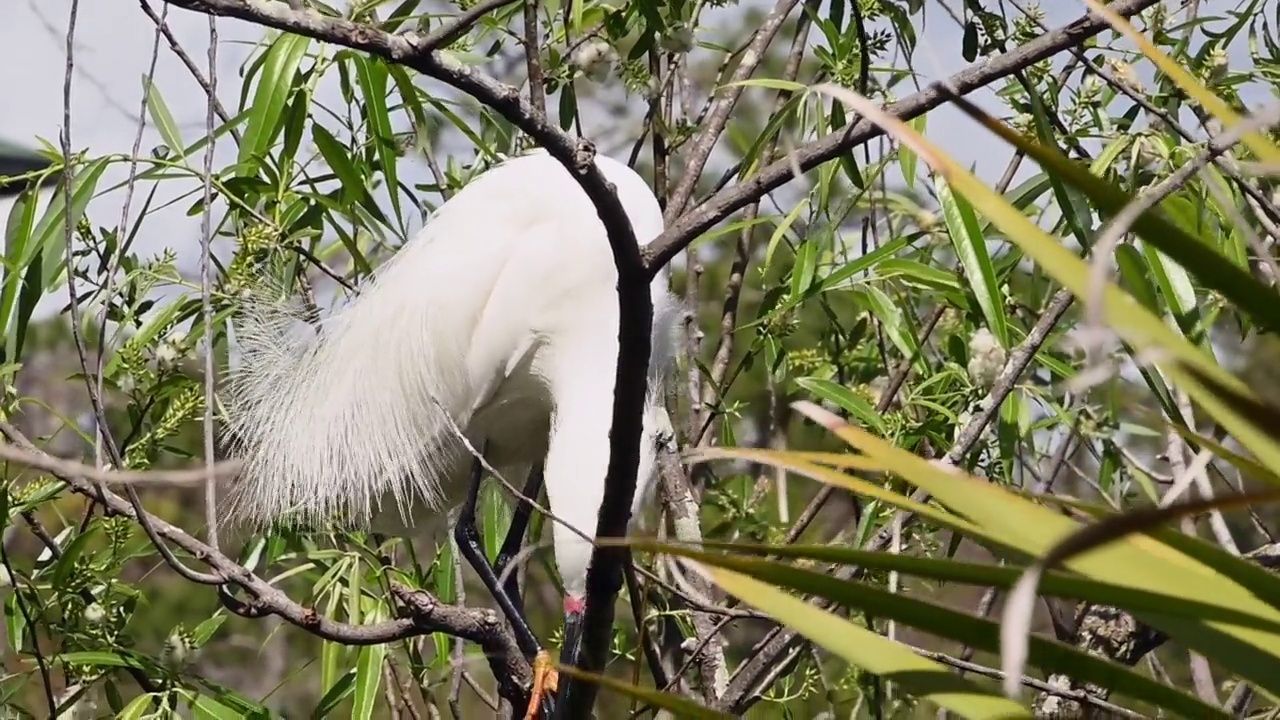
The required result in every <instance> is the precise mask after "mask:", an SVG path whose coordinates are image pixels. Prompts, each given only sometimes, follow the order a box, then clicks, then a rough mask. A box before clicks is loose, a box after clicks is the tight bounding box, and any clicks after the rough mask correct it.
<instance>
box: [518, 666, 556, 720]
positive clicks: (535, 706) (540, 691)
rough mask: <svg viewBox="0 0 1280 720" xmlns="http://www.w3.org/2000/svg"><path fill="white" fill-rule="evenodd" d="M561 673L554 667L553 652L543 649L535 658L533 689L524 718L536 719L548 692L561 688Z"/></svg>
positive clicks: (525, 719) (526, 719)
mask: <svg viewBox="0 0 1280 720" xmlns="http://www.w3.org/2000/svg"><path fill="white" fill-rule="evenodd" d="M559 683H560V673H558V672H556V669H555V668H554V667H552V663H551V653H549V652H547V651H546V650H541V651H539V652H538V654H537V655H535V656H534V658H533V690H532V691H530V693H529V709H528V710H526V711H525V713H524V720H535V719H536V718H537V717H538V713H539V711H541V710H542V698H543V696H545V695H546V694H547V693H548V692H553V693H554V692H556V691H557V690H559V689H560V687H559Z"/></svg>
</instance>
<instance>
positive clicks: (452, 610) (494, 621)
mask: <svg viewBox="0 0 1280 720" xmlns="http://www.w3.org/2000/svg"><path fill="white" fill-rule="evenodd" d="M0 434H3V435H4V436H5V437H7V438H8V439H9V441H10V442H12V443H13V444H14V445H16V446H17V447H18V448H21V449H22V450H23V451H25V452H26V453H28V454H29V455H31V456H34V457H35V458H37V459H38V458H40V457H41V456H43V457H44V458H45V461H42V462H43V464H44V466H45V467H43V468H42V469H45V470H46V471H47V472H49V473H51V474H52V475H53V476H54V477H57V478H58V479H59V480H61V481H63V482H65V483H66V484H67V485H68V487H70V488H71V490H72V491H73V492H75V493H77V494H80V495H83V496H85V497H88V498H90V499H93V500H96V501H97V502H99V503H101V504H102V505H103V506H104V507H105V508H106V512H107V513H108V514H110V515H115V516H120V517H126V518H129V519H130V520H133V521H135V522H142V521H143V520H145V521H146V522H148V524H149V525H150V526H151V527H152V529H153V530H154V531H155V533H156V535H157V537H158V538H159V539H161V540H163V541H166V542H170V543H173V544H174V545H176V546H178V547H179V548H182V549H183V550H185V551H186V552H187V553H189V554H190V555H191V556H192V557H194V558H195V559H197V560H199V561H201V562H203V563H204V564H206V565H208V566H209V568H210V569H212V570H213V571H214V574H215V576H216V577H217V579H218V580H219V581H220V582H222V583H225V584H230V585H236V586H239V587H241V588H243V589H244V590H245V592H247V593H248V594H249V596H250V599H249V600H239V599H237V598H235V597H233V596H231V595H230V593H229V591H227V592H226V593H224V594H223V598H224V600H227V601H228V602H227V606H228V609H230V610H232V612H236V613H237V614H240V615H243V616H246V617H255V618H260V617H266V616H267V615H276V616H278V617H280V618H282V619H283V620H285V621H286V622H288V623H290V624H292V625H295V626H297V627H300V628H302V629H303V630H306V631H307V632H309V633H311V634H313V635H316V636H318V637H321V638H324V639H325V640H332V641H334V642H339V643H343V644H345V645H377V644H380V643H388V642H395V641H397V640H403V639H405V638H409V637H414V636H417V635H427V634H430V633H435V632H442V633H445V634H447V635H453V636H456V637H461V638H464V639H467V640H470V641H472V642H475V643H477V644H479V645H480V646H481V647H483V648H484V649H485V651H486V653H485V654H486V656H487V657H488V659H489V663H490V667H491V668H492V669H493V672H494V676H495V677H496V679H497V681H498V687H499V690H500V691H501V692H502V693H504V694H503V697H508V698H509V699H511V700H512V701H513V703H516V704H517V706H520V704H519V703H520V702H521V701H526V702H527V699H528V695H529V689H530V687H532V684H533V673H532V671H531V670H530V668H529V664H528V662H526V661H525V659H524V655H523V654H521V652H520V650H519V647H518V646H517V645H516V641H515V636H514V635H512V633H511V630H510V629H509V628H508V627H507V626H506V624H505V623H503V622H501V620H500V619H499V618H498V616H497V614H496V613H494V611H492V610H487V609H480V608H467V607H458V606H453V605H445V604H442V603H440V602H439V601H437V600H436V599H435V598H434V597H432V596H431V595H430V594H428V593H426V592H424V591H421V590H413V589H410V588H408V587H406V586H403V585H395V586H393V588H392V591H393V594H394V595H395V596H396V598H397V599H398V600H399V601H400V602H401V608H400V610H401V612H400V615H399V617H397V618H396V619H395V620H387V621H384V622H380V623H375V624H372V625H352V624H349V623H343V622H337V621H334V620H330V619H329V618H326V617H323V616H321V615H320V614H319V613H317V612H316V611H315V609H313V608H308V607H304V606H303V605H301V604H300V603H298V602H295V601H294V600H292V599H291V598H289V596H288V595H286V594H285V593H284V592H282V591H281V590H279V589H277V588H276V587H275V586H273V585H271V584H270V583H269V582H267V581H266V580H263V579H262V578H260V577H258V576H257V575H255V574H254V573H253V572H251V571H250V570H249V569H248V568H245V567H243V566H242V565H240V564H238V563H236V562H235V561H233V560H231V559H230V558H228V557H227V556H226V555H223V554H222V553H221V552H219V551H218V550H216V549H215V548H213V547H210V546H209V545H208V544H206V543H204V542H201V541H200V540H197V539H196V538H195V537H193V536H191V535H189V534H187V532H186V531H184V530H182V529H181V528H178V527H176V526H174V525H171V524H169V523H167V522H165V521H164V520H161V519H160V518H158V517H156V516H154V515H151V514H150V513H147V514H146V516H145V518H140V517H139V515H138V514H137V513H136V512H135V511H134V507H133V505H132V504H131V503H130V502H129V501H127V500H125V499H124V498H122V497H120V496H119V495H116V494H115V493H112V492H108V491H107V490H105V489H100V488H98V487H95V486H94V485H93V483H92V482H91V481H90V480H88V479H86V478H85V476H84V472H83V471H82V470H90V469H92V468H88V467H86V466H83V465H79V464H78V463H67V462H65V461H57V462H54V461H56V460H57V459H56V458H52V457H51V456H49V455H47V454H46V453H44V452H43V451H42V450H40V449H39V448H37V447H36V446H35V445H34V444H32V443H31V441H30V440H28V439H27V438H26V436H25V435H23V434H22V432H21V431H19V430H18V429H17V428H15V427H13V426H12V425H10V424H8V423H3V422H0ZM0 448H3V449H4V450H5V451H9V450H12V449H13V448H12V447H11V446H3V445H0ZM31 464H33V465H34V464H35V463H31ZM68 465H72V466H79V468H80V469H74V468H68V467H67V466H68ZM68 469H70V470H71V471H70V472H66V471H67V470H68Z"/></svg>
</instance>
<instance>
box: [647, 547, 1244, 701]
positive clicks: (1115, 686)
mask: <svg viewBox="0 0 1280 720" xmlns="http://www.w3.org/2000/svg"><path fill="white" fill-rule="evenodd" d="M622 542H623V543H625V544H628V545H630V546H631V547H632V548H635V549H639V550H644V551H649V552H661V553H667V554H671V555H677V556H680V557H685V558H689V559H691V560H694V561H696V562H698V563H702V564H706V565H714V566H716V567H722V568H725V569H727V570H731V571H734V572H741V573H744V574H746V575H749V576H750V577H753V578H756V579H758V580H761V581H764V582H767V583H769V584H771V585H774V586H777V587H782V588H786V589H789V590H794V591H797V592H800V593H803V594H806V595H811V596H814V597H817V598H823V599H827V600H830V601H832V602H835V603H837V604H838V605H840V606H841V607H846V608H851V609H860V610H862V611H864V612H865V613H866V614H868V615H871V616H875V617H877V618H881V619H886V620H894V621H896V622H900V623H903V624H905V625H908V626H911V627H913V628H916V629H919V630H923V631H924V632H927V633H929V634H931V635H936V636H938V637H940V638H945V639H948V640H951V641H953V642H956V643H959V644H962V645H968V646H970V647H973V648H975V649H978V650H983V651H988V652H995V651H997V650H998V648H999V635H1000V628H999V625H998V623H996V622H994V621H992V620H989V619H987V618H979V617H973V616H972V615H969V614H966V613H964V612H960V611H957V610H954V609H951V608H948V607H946V606H945V605H943V604H940V603H936V602H932V601H930V600H926V599H922V598H918V597H911V596H904V595H901V594H898V593H893V592H889V591H888V590H887V589H885V588H883V587H877V586H875V585H874V584H869V583H865V582H860V581H858V580H847V581H846V580H840V579H838V578H836V577H833V576H832V575H831V573H829V572H826V571H825V570H811V569H807V568H802V567H798V566H795V565H791V564H787V563H783V562H779V561H773V560H762V559H759V558H755V557H748V556H744V555H743V554H741V553H742V552H743V550H744V548H743V547H742V546H741V545H739V544H736V543H708V544H714V545H717V546H719V547H721V548H723V549H724V550H727V551H730V552H732V553H733V554H725V553H711V552H706V551H701V550H698V549H695V548H691V547H686V546H683V545H673V544H670V543H658V542H653V541H642V540H632V541H622ZM756 549H757V550H758V551H759V552H760V554H766V553H770V552H771V551H773V550H778V551H780V552H778V553H774V554H785V555H787V556H789V557H797V558H806V559H810V558H811V559H814V560H819V561H827V560H829V559H832V558H833V557H839V556H841V555H844V553H845V552H846V551H847V552H848V553H850V554H849V557H850V558H852V557H859V558H861V559H866V560H868V561H869V563H870V564H869V565H867V567H870V568H876V569H881V570H884V569H905V570H906V571H907V572H911V571H912V570H915V569H920V568H921V567H930V568H933V569H937V570H938V571H939V575H941V576H952V577H957V576H958V577H964V575H963V574H958V573H956V572H955V571H954V569H953V568H951V567H949V566H952V565H956V564H959V565H963V566H966V567H969V568H972V569H975V570H978V571H979V572H981V573H982V574H983V575H985V576H988V577H991V576H995V575H999V576H1000V578H1001V580H1002V581H1004V583H1005V584H998V585H996V586H997V587H1007V586H1011V585H1012V584H1013V582H1015V581H1016V579H1017V571H1016V570H1013V569H1010V568H999V567H994V566H977V565H974V564H969V563H955V562H954V561H951V560H936V559H925V558H913V557H909V556H903V555H898V554H893V553H869V552H864V551H857V550H851V551H849V550H846V549H844V548H837V547H834V546H829V545H828V546H818V545H809V546H803V547H791V546H787V547H771V546H766V545H760V546H756ZM854 564H859V565H860V564H861V563H854ZM912 574H916V573H914V572H913V573H912ZM920 576H921V577H925V576H927V575H924V574H921V575H920ZM1054 577H1055V578H1057V579H1060V580H1062V581H1063V582H1068V583H1071V582H1081V581H1079V580H1078V579H1077V578H1075V577H1073V576H1070V575H1066V574H1055V575H1054ZM938 579H942V578H941V577H939V578H938ZM1090 585H1091V586H1095V585H1096V584H1092V583H1090ZM1103 587H1106V586H1103ZM1123 592H1124V590H1123V589H1119V588H1114V589H1112V594H1111V595H1109V596H1108V597H1115V596H1117V595H1120V594H1121V593H1123ZM1084 597H1086V598H1088V597H1089V596H1087V595H1086V596H1084ZM1089 599H1091V598H1089ZM1163 599H1164V597H1163V596H1161V597H1152V598H1151V599H1150V602H1151V604H1152V605H1153V606H1156V607H1160V605H1161V600H1163ZM1031 647H1032V661H1033V663H1034V664H1035V665H1036V667H1038V668H1041V669H1043V670H1044V671H1045V672H1048V673H1055V672H1062V673H1067V674H1070V675H1071V676H1072V677H1075V678H1077V679H1079V680H1082V681H1085V682H1095V683H1099V684H1102V685H1105V686H1106V687H1108V688H1111V689H1112V690H1113V691H1114V692H1115V693H1117V694H1120V695H1124V696H1125V697H1129V698H1133V699H1135V700H1140V701H1142V702H1147V703H1151V704H1154V705H1156V706H1158V707H1162V708H1165V709H1166V710H1170V711H1173V712H1177V713H1180V714H1182V715H1185V716H1188V717H1225V714H1224V713H1222V711H1221V709H1219V708H1215V707H1213V706H1209V705H1206V704H1205V703H1204V702H1203V701H1201V700H1199V699H1198V698H1196V697H1195V696H1194V695H1193V694H1191V693H1189V692H1186V691H1182V690H1178V689H1175V688H1171V687H1169V686H1167V685H1164V684H1162V683H1160V682H1158V681H1155V680H1153V679H1151V678H1148V677H1146V676H1144V675H1143V674H1142V673H1141V672H1138V671H1135V670H1133V669H1131V668H1128V667H1126V666H1124V665H1122V664H1120V663H1118V662H1116V661H1113V660H1108V659H1105V658H1100V657H1096V656H1093V655H1090V654H1089V653H1088V652H1086V651H1083V650H1080V649H1079V648H1075V647H1072V646H1071V645H1068V644H1065V643H1061V642H1058V641H1056V640H1048V639H1045V638H1040V637H1033V638H1032V645H1031Z"/></svg>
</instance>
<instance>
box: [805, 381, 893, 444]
mask: <svg viewBox="0 0 1280 720" xmlns="http://www.w3.org/2000/svg"><path fill="white" fill-rule="evenodd" d="M796 384H797V385H799V386H800V387H802V388H804V389H805V390H808V391H809V392H811V393H813V394H814V395H817V396H818V397H820V398H822V399H823V400H827V401H830V402H833V403H835V404H836V405H839V406H840V407H841V408H843V409H844V410H845V411H846V412H848V413H849V415H851V416H852V417H854V418H856V419H857V420H859V421H861V422H862V424H863V425H865V426H868V427H871V428H874V429H875V430H876V432H879V433H887V432H888V428H887V427H885V424H884V418H882V417H880V413H878V412H876V409H875V408H874V407H872V405H871V403H869V402H867V399H866V398H864V397H862V396H861V395H859V394H857V393H855V392H853V391H852V390H850V389H848V388H846V387H845V386H843V385H840V384H838V383H834V382H831V381H830V380H822V379H820V378H815V377H805V378H799V379H797V380H796Z"/></svg>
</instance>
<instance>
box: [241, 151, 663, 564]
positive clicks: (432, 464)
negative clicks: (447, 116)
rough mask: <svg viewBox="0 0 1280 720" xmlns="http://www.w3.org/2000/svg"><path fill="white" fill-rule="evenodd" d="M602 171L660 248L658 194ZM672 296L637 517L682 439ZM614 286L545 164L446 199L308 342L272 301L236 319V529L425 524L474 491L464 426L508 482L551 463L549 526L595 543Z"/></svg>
mask: <svg viewBox="0 0 1280 720" xmlns="http://www.w3.org/2000/svg"><path fill="white" fill-rule="evenodd" d="M597 163H598V166H599V167H600V168H601V170H602V171H603V172H604V173H605V175H606V176H607V177H608V178H609V180H610V181H611V182H612V183H613V184H614V185H615V186H616V187H617V190H618V195H619V198H620V200H621V202H622V204H623V207H624V208H625V209H626V211H627V213H628V216H629V218H630V220H631V223H632V226H633V228H634V230H635V234H636V237H637V238H638V240H639V241H640V242H641V243H647V242H649V241H651V240H652V239H653V238H655V237H656V236H657V235H659V234H660V233H661V231H662V214H661V210H660V208H659V206H658V203H657V200H656V198H655V197H654V196H653V193H652V191H650V189H649V188H648V186H647V185H646V184H645V183H644V181H643V180H642V179H641V178H640V177H639V176H638V175H636V174H635V173H634V172H633V171H631V170H630V169H629V168H627V167H626V166H625V165H623V164H621V163H618V162H616V161H613V160H610V159H608V158H599V159H598V160H597ZM667 282H668V278H667V275H666V273H665V272H664V273H662V274H660V275H659V276H658V277H657V278H656V279H655V280H654V283H653V288H652V296H653V303H654V330H653V346H652V352H651V358H650V377H649V396H650V401H649V403H648V407H647V408H646V411H645V423H644V424H645V438H644V439H643V440H642V452H641V469H640V474H639V477H638V491H637V495H636V498H637V499H636V509H638V508H639V504H640V503H641V502H643V500H644V498H646V497H647V496H648V494H649V491H650V490H651V488H652V480H653V475H654V468H655V467H656V463H655V461H654V460H655V449H656V445H657V436H658V435H659V434H661V433H663V432H669V423H668V422H667V420H666V414H665V411H663V409H662V397H661V392H660V388H661V378H662V376H663V374H664V373H665V371H666V369H667V368H668V366H669V365H670V363H671V360H672V357H673V355H674V351H675V329H676V327H677V325H678V321H679V314H680V310H681V308H680V306H679V303H678V302H677V301H676V300H675V299H674V298H673V297H672V296H671V295H670V294H669V292H668V291H667V289H666V286H667ZM616 283H617V272H616V270H615V269H614V265H613V259H612V255H611V253H610V250H609V246H608V241H607V236H606V233H605V229H604V226H603V224H602V223H601V222H600V220H599V218H598V217H597V215H596V212H595V209H594V206H593V205H592V203H591V202H590V200H589V199H588V198H587V197H586V194H585V193H583V191H582V190H581V188H580V187H579V186H578V185H577V183H576V182H575V181H574V180H573V178H572V177H571V176H570V175H569V173H568V172H567V171H566V170H565V169H564V168H563V167H562V166H561V165H560V164H559V162H558V161H556V160H555V159H554V158H552V157H550V156H549V155H547V154H545V153H543V152H538V153H534V154H530V155H525V156H521V157H518V158H514V159H512V160H509V161H507V162H505V163H503V164H501V165H499V166H497V167H495V168H493V169H491V170H489V171H487V172H485V173H484V174H482V175H481V176H480V177H478V178H476V179H475V180H474V181H473V182H471V183H470V184H469V185H467V186H466V187H465V188H464V189H463V190H461V191H460V192H459V193H458V194H457V195H456V196H455V197H453V198H451V199H450V200H449V201H448V202H446V203H445V204H444V205H443V206H442V207H441V208H440V210H439V211H438V212H437V213H436V214H435V216H434V217H432V218H431V220H430V221H429V222H428V224H427V226H426V227H425V228H424V229H423V230H422V232H420V233H419V234H418V235H417V236H416V237H415V238H413V239H412V240H411V241H410V242H409V243H407V244H406V245H405V246H404V247H403V248H401V250H400V251H399V252H398V253H397V254H396V255H395V256H394V258H392V259H391V260H390V261H388V262H387V263H386V264H385V265H384V266H382V267H381V268H379V269H378V270H377V272H376V273H375V274H374V276H373V278H372V280H371V281H370V282H369V283H368V284H367V285H366V286H365V287H364V288H362V290H361V292H360V293H359V294H358V296H357V297H355V298H354V299H353V300H352V301H351V302H349V303H348V304H347V305H346V306H344V307H342V308H341V309H339V310H338V311H336V312H335V313H334V314H333V315H332V316H331V317H329V318H328V319H327V320H325V321H323V322H322V323H321V324H320V327H319V330H318V332H317V331H313V330H306V329H305V325H303V324H302V323H301V322H300V321H301V317H302V316H301V310H300V309H299V308H298V307H297V306H295V305H293V304H290V302H289V301H287V300H283V301H282V300H278V299H276V298H273V297H265V296H264V295H265V293H259V294H258V295H257V296H256V297H255V298H254V299H252V300H251V301H250V302H249V303H248V305H247V307H246V308H245V310H244V311H243V312H242V313H241V317H240V318H239V320H238V323H237V325H238V327H237V329H236V337H237V339H238V341H239V346H240V352H241V356H242V359H241V362H240V365H239V367H238V368H237V369H235V370H233V371H232V373H231V375H230V378H229V380H230V382H229V387H228V402H227V407H228V419H229V431H230V435H231V438H232V440H233V443H234V448H235V450H236V452H237V454H239V455H241V456H242V457H243V459H244V463H245V465H244V472H243V475H242V478H241V481H240V482H239V483H238V484H237V486H236V489H235V491H234V492H233V500H232V510H233V514H235V515H237V516H239V517H241V518H243V519H245V520H247V521H249V522H250V523H251V524H254V525H258V526H261V525H263V524H267V523H270V522H274V521H281V520H284V521H290V522H300V523H305V524H319V523H324V522H329V521H337V522H339V523H344V524H355V525H361V526H368V525H369V524H370V523H372V524H373V525H374V526H375V527H376V526H378V525H379V524H388V523H390V524H393V525H394V524H395V522H394V521H396V520H398V521H399V522H400V523H403V524H405V525H412V524H413V519H414V517H415V516H416V515H418V514H419V513H421V512H438V511H439V510H440V509H441V508H442V506H443V505H444V504H445V502H446V500H449V499H456V498H457V492H458V489H459V487H460V485H461V482H462V481H463V480H464V479H465V477H466V476H467V471H468V469H469V466H470V457H469V454H468V453H467V451H466V450H465V448H464V447H463V445H462V443H461V442H460V441H459V440H458V438H457V437H456V435H455V433H454V432H453V431H452V430H451V425H452V423H450V422H449V419H450V418H452V420H453V421H454V423H456V425H457V427H460V428H462V429H463V431H464V432H465V433H466V435H467V436H468V438H469V440H470V441H471V442H472V443H474V444H475V445H476V446H477V447H479V446H481V445H482V444H483V443H485V442H488V444H489V452H488V453H487V457H488V458H489V460H490V462H492V463H493V464H494V465H495V466H497V467H498V469H499V470H502V469H503V468H507V469H509V470H511V471H512V472H513V475H514V473H519V472H522V471H524V470H526V469H527V468H528V467H530V466H531V465H533V464H535V463H538V462H542V461H543V460H544V458H545V459H546V461H547V472H546V481H547V487H548V494H549V498H550V502H551V504H552V507H551V511H552V512H553V513H554V514H556V515H558V516H562V517H566V516H567V517H571V518H572V519H574V520H576V521H577V524H578V525H579V526H580V529H581V530H583V531H585V532H587V533H588V534H589V535H590V534H593V531H594V529H595V520H594V518H595V516H596V513H597V512H598V508H599V502H600V500H599V498H600V496H601V495H602V493H603V477H604V469H603V465H602V463H603V464H604V465H607V461H608V447H607V445H608V442H607V432H608V423H607V422H605V423H604V425H605V426H604V427H603V428H600V427H599V425H600V419H601V418H602V417H606V418H607V417H608V415H602V413H611V408H612V389H613V382H612V378H613V373H614V367H615V363H616V360H617V337H618V308H617V294H616V292H617V291H616ZM268 290H270V288H268ZM276 297H278V294H277V296H276ZM299 327H303V328H304V329H303V330H302V331H301V332H299V331H298V328H299ZM606 379H607V383H606ZM602 396H603V397H602ZM445 412H447V413H448V416H446V415H445ZM601 430H603V434H601ZM602 440H603V442H602ZM602 444H603V445H604V447H603V448H600V447H599V446H600V445H602ZM602 449H603V455H601V450H602ZM602 458H603V460H602ZM512 479H514V480H515V481H516V482H519V481H520V480H521V479H522V477H521V476H519V475H514V477H513V478H512ZM384 505H389V507H384ZM388 510H394V511H395V513H396V514H397V515H398V516H399V517H398V518H393V517H390V516H389V515H388V512H387V511H388ZM583 525H585V526H583ZM565 537H567V536H565ZM563 539H564V538H562V536H561V535H560V534H559V533H557V536H556V542H557V557H558V560H565V559H566V558H567V559H568V560H569V564H571V565H573V566H575V567H576V566H577V565H579V564H580V563H581V558H578V557H576V556H577V555H580V554H581V552H582V551H583V548H582V547H580V546H579V547H577V548H576V549H575V550H573V551H570V550H569V549H567V548H561V547H560V545H562V544H564V543H562V542H561V541H562V540H563ZM570 542H571V541H570ZM562 549H563V550H564V552H567V553H570V554H572V555H574V557H572V558H568V557H567V556H564V555H562ZM585 550H586V552H587V553H588V554H589V551H590V548H589V545H588V546H586V548H585ZM559 564H561V572H562V574H566V573H565V571H566V568H565V567H564V564H565V563H564V562H560V563H559ZM574 572H576V570H574ZM582 572H583V574H584V575H585V564H583V566H582ZM566 579H568V576H567V574H566ZM575 584H576V583H575Z"/></svg>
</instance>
